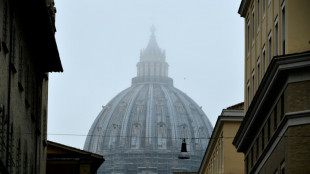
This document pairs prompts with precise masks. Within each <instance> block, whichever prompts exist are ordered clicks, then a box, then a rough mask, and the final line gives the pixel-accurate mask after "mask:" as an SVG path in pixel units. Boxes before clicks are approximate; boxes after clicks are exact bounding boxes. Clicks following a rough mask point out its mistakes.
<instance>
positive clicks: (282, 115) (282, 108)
mask: <svg viewBox="0 0 310 174" xmlns="http://www.w3.org/2000/svg"><path fill="white" fill-rule="evenodd" d="M283 117H284V95H283V94H282V96H281V120H282V118H283Z"/></svg>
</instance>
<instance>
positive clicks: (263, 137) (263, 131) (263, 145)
mask: <svg viewBox="0 0 310 174" xmlns="http://www.w3.org/2000/svg"><path fill="white" fill-rule="evenodd" d="M264 148H265V129H264V128H263V129H262V151H263V150H264Z"/></svg>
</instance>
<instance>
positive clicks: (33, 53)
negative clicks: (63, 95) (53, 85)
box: [0, 0, 63, 174]
mask: <svg viewBox="0 0 310 174" xmlns="http://www.w3.org/2000/svg"><path fill="white" fill-rule="evenodd" d="M54 17H55V8H54V6H53V2H52V0H38V1H23V0H0V24H1V25H0V26H1V28H0V43H1V46H0V173H25V174H26V173H45V168H46V138H47V136H46V135H47V99H48V72H62V71H63V69H62V65H61V61H60V58H59V54H58V49H57V45H56V41H55V37H54V33H55V25H54V20H55V19H54Z"/></svg>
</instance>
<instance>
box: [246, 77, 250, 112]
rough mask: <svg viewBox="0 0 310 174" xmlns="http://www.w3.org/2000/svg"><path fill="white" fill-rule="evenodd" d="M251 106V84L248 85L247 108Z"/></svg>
mask: <svg viewBox="0 0 310 174" xmlns="http://www.w3.org/2000/svg"><path fill="white" fill-rule="evenodd" d="M249 105H250V82H248V84H247V107H248V108H249Z"/></svg>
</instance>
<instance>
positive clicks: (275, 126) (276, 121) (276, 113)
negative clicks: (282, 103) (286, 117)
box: [273, 106, 278, 130]
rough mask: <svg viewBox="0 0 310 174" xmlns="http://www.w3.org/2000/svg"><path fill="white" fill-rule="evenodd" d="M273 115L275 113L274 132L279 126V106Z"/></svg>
mask: <svg viewBox="0 0 310 174" xmlns="http://www.w3.org/2000/svg"><path fill="white" fill-rule="evenodd" d="M273 113H274V120H273V126H274V130H276V129H277V126H278V120H277V117H278V107H277V106H276V107H275V108H274V111H273Z"/></svg>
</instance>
